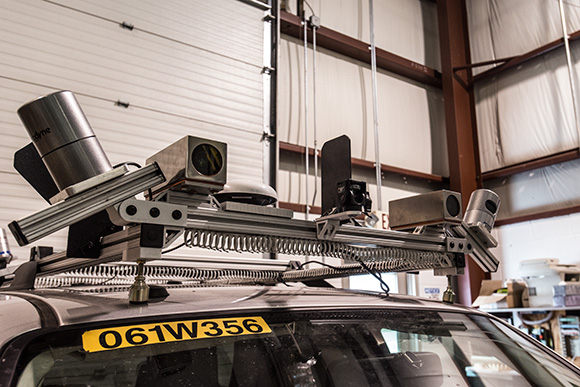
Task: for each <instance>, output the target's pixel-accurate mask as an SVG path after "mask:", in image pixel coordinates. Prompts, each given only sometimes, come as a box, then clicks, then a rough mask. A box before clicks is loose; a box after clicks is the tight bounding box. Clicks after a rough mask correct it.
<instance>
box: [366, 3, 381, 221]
mask: <svg viewBox="0 0 580 387" xmlns="http://www.w3.org/2000/svg"><path fill="white" fill-rule="evenodd" d="M373 13H374V11H373V0H369V24H370V35H371V74H372V83H373V125H374V133H375V172H376V178H377V198H376V200H375V203H377V209H378V210H379V211H380V210H382V208H383V204H382V200H381V187H382V178H381V161H380V155H379V154H380V146H379V114H378V112H379V107H378V97H377V51H376V47H375V22H374V16H373Z"/></svg>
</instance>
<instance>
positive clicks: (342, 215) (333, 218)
mask: <svg viewBox="0 0 580 387" xmlns="http://www.w3.org/2000/svg"><path fill="white" fill-rule="evenodd" d="M360 215H362V212H360V211H345V212H339V213H338V214H332V215H327V216H321V217H320V218H318V219H315V223H316V237H317V238H318V239H323V240H329V239H333V238H334V236H335V235H336V232H337V231H338V229H339V228H340V224H341V223H342V222H344V221H345V220H349V219H353V218H356V217H357V216H360Z"/></svg>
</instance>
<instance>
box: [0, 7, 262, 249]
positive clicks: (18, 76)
mask: <svg viewBox="0 0 580 387" xmlns="http://www.w3.org/2000/svg"><path fill="white" fill-rule="evenodd" d="M263 16H264V11H263V9H260V7H255V6H251V5H248V4H246V3H244V2H240V1H237V0H227V1H226V0H222V1H219V2H215V1H203V0H188V1H186V2H184V1H177V0H166V1H162V2H159V1H153V0H150V1H147V0H139V1H137V0H131V1H123V2H118V1H114V0H54V1H42V0H19V1H14V0H0V143H1V144H2V148H1V149H2V151H1V152H0V180H1V181H2V185H1V187H2V188H1V190H0V227H3V228H5V229H6V228H7V224H8V223H9V222H10V221H12V220H14V219H19V218H21V217H23V216H26V215H29V214H31V213H32V212H34V211H37V210H40V209H42V208H45V207H46V206H47V204H46V203H45V202H44V201H43V200H42V199H41V198H40V196H39V195H37V194H36V192H34V191H33V189H32V188H30V187H29V186H28V184H27V183H26V182H25V181H24V180H23V179H22V178H21V177H20V176H19V175H18V174H17V172H16V171H15V170H14V168H13V166H12V158H13V154H14V152H15V151H16V150H17V149H19V148H21V147H23V146H25V145H26V144H27V143H29V142H30V139H29V138H28V137H27V134H26V132H25V130H24V128H23V127H22V125H21V123H20V121H19V119H18V116H17V114H16V110H17V109H18V107H20V106H21V105H22V104H24V103H26V102H27V101H29V100H31V99H33V98H35V97H37V96H39V95H45V94H48V93H51V92H53V91H56V90H67V89H68V90H72V91H73V92H74V93H75V94H76V95H77V98H78V100H79V102H80V104H81V106H82V107H83V110H84V112H85V114H86V116H87V118H88V120H89V122H90V123H91V125H92V127H93V130H94V131H95V133H96V135H97V137H98V138H99V139H100V141H101V144H102V145H103V148H104V149H105V152H106V153H107V155H108V156H109V159H110V160H111V162H112V163H113V164H116V163H120V162H124V161H135V162H138V163H141V164H143V163H144V161H145V159H146V158H147V157H148V156H150V155H151V154H153V153H155V152H156V151H158V150H160V149H162V148H163V147H165V146H166V145H169V144H170V143H172V142H174V141H176V140H177V139H179V138H181V137H183V136H185V135H188V134H189V135H194V136H199V137H206V138H211V139H215V140H218V141H223V142H227V143H228V153H229V154H228V159H229V163H228V178H229V179H231V178H244V179H250V180H254V181H262V171H263V151H262V148H263V145H262V143H261V137H262V131H263V114H264V93H263V88H264V87H263V75H262V73H261V70H262V67H263V61H264V55H263V47H264V22H263V20H262V18H263ZM123 22H124V23H125V24H130V25H132V26H133V29H127V28H123V27H122V26H121V24H122V23H123ZM117 101H123V102H127V103H129V107H128V108H123V107H120V106H117V105H116V102H117ZM65 236H66V233H65V232H61V233H59V234H58V235H55V236H51V237H48V238H46V239H45V240H42V241H39V242H38V244H44V245H54V246H55V247H56V248H57V249H63V248H64V245H65ZM9 243H10V246H11V248H12V251H13V253H15V254H16V255H17V256H18V257H19V258H20V259H24V258H27V254H28V253H27V251H28V247H26V248H19V247H18V246H17V244H16V242H15V241H14V239H13V238H12V237H11V236H10V240H9Z"/></svg>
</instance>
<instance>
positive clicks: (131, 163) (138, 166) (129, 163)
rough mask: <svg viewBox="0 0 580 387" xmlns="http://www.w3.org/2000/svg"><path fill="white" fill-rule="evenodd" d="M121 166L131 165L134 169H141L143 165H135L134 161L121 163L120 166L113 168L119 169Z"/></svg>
mask: <svg viewBox="0 0 580 387" xmlns="http://www.w3.org/2000/svg"><path fill="white" fill-rule="evenodd" d="M121 165H131V166H132V167H137V168H141V165H139V164H138V163H135V162H133V161H127V162H124V163H119V164H116V165H113V168H119V167H120V166H121Z"/></svg>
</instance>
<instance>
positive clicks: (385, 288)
mask: <svg viewBox="0 0 580 387" xmlns="http://www.w3.org/2000/svg"><path fill="white" fill-rule="evenodd" d="M354 259H355V260H356V261H357V262H358V263H359V264H360V265H361V267H362V268H363V269H364V270H365V271H366V272H367V273H369V274H371V275H372V276H373V277H375V278H376V279H377V280H379V282H380V284H381V289H382V290H383V292H385V294H386V295H387V296H388V295H389V293H390V291H391V289H390V288H389V285H387V283H386V282H385V281H384V280H383V278H382V277H381V274H380V273H379V272H377V271H376V270H373V269H371V268H370V267H368V266H367V265H366V264H365V263H364V262H363V261H362V260H360V258H357V257H355V258H354ZM310 263H316V264H318V265H321V266H326V267H328V268H331V269H334V270H338V271H349V270H350V269H348V268H345V267H338V266H332V265H329V264H328V263H324V262H320V261H308V262H304V263H301V264H300V265H299V266H298V269H302V268H303V267H304V266H306V265H308V264H310Z"/></svg>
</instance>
